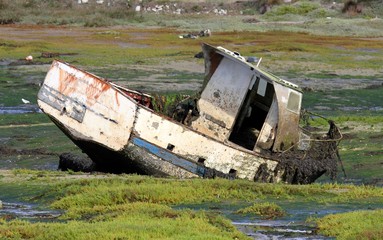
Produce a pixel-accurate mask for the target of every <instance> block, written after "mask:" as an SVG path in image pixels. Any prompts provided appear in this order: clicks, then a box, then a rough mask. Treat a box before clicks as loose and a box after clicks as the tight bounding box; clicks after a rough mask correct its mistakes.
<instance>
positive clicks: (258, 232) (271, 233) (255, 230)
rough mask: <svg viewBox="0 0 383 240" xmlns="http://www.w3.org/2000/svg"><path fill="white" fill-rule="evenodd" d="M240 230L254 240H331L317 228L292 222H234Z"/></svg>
mask: <svg viewBox="0 0 383 240" xmlns="http://www.w3.org/2000/svg"><path fill="white" fill-rule="evenodd" d="M233 225H234V226H236V227H237V229H238V230H240V231H241V232H243V233H245V234H246V235H247V236H249V237H251V238H254V239H273V240H274V239H331V238H329V237H325V236H321V235H318V234H316V229H315V227H310V226H307V224H305V223H299V222H298V223H297V222H290V221H280V220H278V221H267V220H259V221H254V222H233Z"/></svg>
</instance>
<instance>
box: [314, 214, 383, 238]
mask: <svg viewBox="0 0 383 240" xmlns="http://www.w3.org/2000/svg"><path fill="white" fill-rule="evenodd" d="M382 219H383V209H377V210H371V211H355V212H349V213H342V214H331V215H327V216H325V217H324V218H322V219H319V220H317V224H318V228H319V232H320V233H322V234H326V235H328V236H334V237H336V239H340V240H341V239H347V240H348V239H382V238H383V220H382Z"/></svg>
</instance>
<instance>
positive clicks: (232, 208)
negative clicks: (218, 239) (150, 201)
mask: <svg viewBox="0 0 383 240" xmlns="http://www.w3.org/2000/svg"><path fill="white" fill-rule="evenodd" d="M273 202H275V203H276V204H277V205H279V206H281V207H282V208H283V209H284V210H285V211H286V212H287V214H286V216H284V217H281V218H276V219H264V218H262V217H260V216H257V215H255V214H245V215H244V214H237V213H236V211H237V210H238V209H240V208H243V207H246V206H249V205H251V204H250V203H243V202H240V203H205V204H192V205H181V206H176V207H175V208H176V209H185V208H189V209H194V210H204V211H209V212H214V213H216V214H222V215H223V216H225V217H226V218H228V219H230V220H231V221H232V224H233V225H234V226H235V227H236V228H237V229H238V230H240V231H241V232H243V233H245V234H246V235H248V236H249V237H251V238H253V239H273V240H274V239H299V240H309V239H333V238H331V237H326V236H323V235H319V234H318V233H317V229H316V226H315V224H314V223H311V222H308V221H307V220H308V219H309V218H311V217H312V218H321V217H324V216H325V215H328V214H335V213H343V212H349V211H356V210H367V209H377V208H381V206H380V205H379V204H375V203H374V204H369V203H363V202H348V203H323V204H319V203H317V202H311V201H308V202H306V201H296V200H295V201H281V200H275V201H273Z"/></svg>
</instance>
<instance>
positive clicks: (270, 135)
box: [191, 44, 302, 152]
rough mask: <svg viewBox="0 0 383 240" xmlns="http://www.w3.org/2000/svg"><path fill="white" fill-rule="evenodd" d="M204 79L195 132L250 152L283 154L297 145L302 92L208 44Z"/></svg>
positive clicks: (238, 56)
mask: <svg viewBox="0 0 383 240" xmlns="http://www.w3.org/2000/svg"><path fill="white" fill-rule="evenodd" d="M203 52H204V56H205V69H206V70H205V79H204V84H203V87H202V92H201V96H200V98H199V100H198V102H197V107H198V110H199V117H198V118H197V119H196V120H194V121H193V122H192V124H191V127H192V128H194V129H195V130H197V131H199V132H201V133H203V134H205V135H208V136H210V137H212V138H215V139H217V140H219V141H224V142H228V143H233V144H235V145H238V146H240V147H243V148H245V149H248V150H251V151H255V152H264V151H272V152H279V151H283V150H286V149H289V148H291V147H293V146H297V144H298V142H299V137H300V136H299V135H300V133H299V132H300V131H299V115H300V109H301V101H302V92H301V90H300V89H299V88H298V86H296V85H294V84H292V83H290V82H287V81H285V80H282V79H280V78H278V77H276V76H274V75H272V74H270V73H267V72H266V71H263V70H261V69H259V68H258V67H257V66H255V65H253V64H251V63H249V62H247V61H246V59H245V58H244V57H242V56H241V55H240V54H238V53H236V52H232V51H229V50H227V49H224V48H222V47H218V48H215V47H212V46H210V45H207V44H204V45H203Z"/></svg>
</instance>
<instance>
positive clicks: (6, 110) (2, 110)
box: [0, 105, 42, 114]
mask: <svg viewBox="0 0 383 240" xmlns="http://www.w3.org/2000/svg"><path fill="white" fill-rule="evenodd" d="M25 113H42V112H41V110H40V108H39V107H38V106H37V105H25V106H12V107H4V106H0V114H25Z"/></svg>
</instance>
